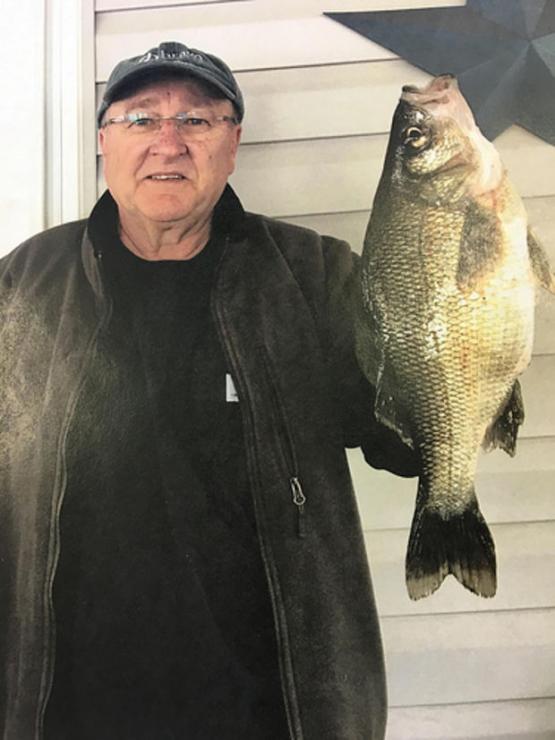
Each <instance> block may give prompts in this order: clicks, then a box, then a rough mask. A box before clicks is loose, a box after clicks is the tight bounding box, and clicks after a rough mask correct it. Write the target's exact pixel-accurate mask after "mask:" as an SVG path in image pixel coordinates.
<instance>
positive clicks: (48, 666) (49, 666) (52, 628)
mask: <svg viewBox="0 0 555 740" xmlns="http://www.w3.org/2000/svg"><path fill="white" fill-rule="evenodd" d="M95 258H96V259H97V264H98V269H99V272H100V274H101V273H102V269H101V266H102V252H95ZM103 299H104V300H105V302H106V303H105V310H104V312H103V314H102V316H101V317H100V319H99V321H98V323H97V326H96V328H95V330H94V332H93V335H92V337H91V339H90V342H89V345H88V347H87V350H86V354H85V358H84V361H83V366H82V368H81V372H80V374H79V379H78V382H77V386H76V390H75V393H74V395H73V398H72V399H71V400H70V402H69V403H68V405H67V409H66V418H65V419H64V423H63V426H62V430H61V434H60V438H59V442H58V451H57V463H56V464H57V469H58V471H59V472H58V473H57V475H56V480H57V481H58V479H59V486H58V489H59V490H58V495H57V501H56V508H55V513H54V523H53V545H52V551H51V554H50V558H51V561H50V563H49V564H48V569H47V575H46V584H47V594H46V608H47V619H48V625H47V630H46V631H47V634H48V637H49V640H48V645H47V647H46V651H45V653H46V655H45V661H44V666H43V675H42V680H41V695H40V696H39V706H38V715H37V738H42V735H43V726H44V715H45V712H46V707H47V705H48V700H49V699H50V693H51V691H52V684H53V680H54V661H55V655H56V620H55V614H54V603H53V599H52V589H53V585H54V578H55V575H56V568H57V565H58V558H59V554H60V512H61V507H62V505H63V499H64V494H65V488H66V484H67V469H66V442H67V436H68V433H69V428H70V426H71V422H72V420H73V416H74V413H75V409H76V408H77V404H78V402H79V398H80V396H81V391H82V389H83V383H84V379H85V374H86V371H87V368H88V367H89V364H90V359H91V357H92V354H93V352H94V349H95V347H96V344H97V340H98V335H99V334H100V332H101V331H102V329H103V328H104V327H105V326H106V324H107V323H108V321H109V319H110V316H111V313H112V304H111V301H110V299H109V298H108V297H107V296H106V295H104V296H103ZM51 526H52V525H51Z"/></svg>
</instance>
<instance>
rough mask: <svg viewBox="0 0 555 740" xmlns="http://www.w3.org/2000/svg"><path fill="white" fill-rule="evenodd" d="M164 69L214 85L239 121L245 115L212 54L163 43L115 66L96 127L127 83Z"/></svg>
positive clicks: (236, 92) (224, 67) (223, 66)
mask: <svg viewBox="0 0 555 740" xmlns="http://www.w3.org/2000/svg"><path fill="white" fill-rule="evenodd" d="M166 70H167V71H170V72H172V73H173V74H175V73H177V74H179V73H180V72H183V74H184V75H191V76H193V77H197V78H198V79H199V80H202V81H204V82H208V83H210V84H211V85H214V87H217V88H218V89H219V90H221V92H222V93H223V95H224V97H226V98H228V100H231V102H232V103H233V105H234V107H235V110H236V112H237V115H238V118H239V120H240V121H241V120H243V116H244V114H245V103H244V101H243V95H242V94H241V90H240V89H239V85H238V84H237V81H236V79H235V77H234V76H233V74H232V72H231V70H230V69H229V67H228V66H227V64H226V63H225V62H223V61H222V60H221V59H219V58H218V57H216V56H214V55H213V54H208V53H206V52H204V51H200V50H199V49H190V48H189V47H187V46H185V44H181V43H179V42H178V41H164V42H163V43H161V44H159V45H158V46H155V47H153V48H152V49H149V50H148V51H147V52H146V53H145V54H141V55H140V56H136V57H131V58H130V59H124V60H123V61H121V62H119V63H118V64H116V66H115V67H114V69H113V70H112V73H111V74H110V77H109V78H108V82H107V83H106V89H105V90H104V97H103V98H102V101H101V103H100V106H99V108H98V112H97V122H98V125H99V126H100V123H101V121H102V117H103V116H104V113H105V112H106V110H107V108H108V107H109V106H110V105H111V104H112V103H113V102H114V101H116V100H120V99H121V97H120V96H121V93H122V91H124V90H125V88H127V86H128V85H129V84H130V83H132V82H138V81H140V79H141V77H143V76H144V77H145V79H148V77H149V76H150V75H152V74H153V73H154V72H158V71H166Z"/></svg>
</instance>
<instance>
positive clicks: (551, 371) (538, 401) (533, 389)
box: [520, 355, 555, 437]
mask: <svg viewBox="0 0 555 740" xmlns="http://www.w3.org/2000/svg"><path fill="white" fill-rule="evenodd" d="M554 378H555V355H538V356H537V357H534V359H533V360H532V363H531V364H530V367H529V368H528V369H527V370H526V371H525V373H524V374H523V375H522V376H521V378H520V380H521V385H522V392H523V395H524V402H525V410H526V416H525V420H524V424H523V425H522V436H523V437H549V436H553V435H555V393H552V387H553V379H554Z"/></svg>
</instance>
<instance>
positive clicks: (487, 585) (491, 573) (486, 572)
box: [406, 499, 497, 600]
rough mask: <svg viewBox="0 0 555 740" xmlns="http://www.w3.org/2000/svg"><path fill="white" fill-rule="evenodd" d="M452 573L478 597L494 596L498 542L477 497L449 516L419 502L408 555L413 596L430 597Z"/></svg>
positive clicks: (407, 566)
mask: <svg viewBox="0 0 555 740" xmlns="http://www.w3.org/2000/svg"><path fill="white" fill-rule="evenodd" d="M449 573H452V574H453V575H454V576H455V578H456V579H457V580H458V581H459V582H460V583H462V585H463V586H464V587H465V588H467V589H469V591H472V592H473V593H475V594H477V595H478V596H485V597H490V596H495V591H496V588H497V578H496V564H495V545H494V543H493V539H492V536H491V533H490V531H489V529H488V525H487V524H486V522H485V520H484V517H483V516H482V513H481V511H480V509H479V508H478V502H477V501H476V499H474V501H473V502H472V503H471V504H470V505H469V506H468V508H467V509H465V510H464V511H463V512H462V513H461V514H457V515H454V516H452V517H451V518H449V519H444V518H443V517H442V516H440V515H439V514H438V513H437V512H436V511H430V509H428V508H427V507H426V505H425V504H424V505H423V506H418V504H417V508H416V511H415V513H414V519H413V521H412V527H411V532H410V538H409V545H408V549H407V558H406V580H407V590H408V592H409V596H410V598H411V599H414V600H416V599H421V598H422V597H424V596H429V595H430V594H432V593H433V592H434V591H436V589H438V588H439V587H440V586H441V584H442V583H443V579H444V578H445V576H447V575H449Z"/></svg>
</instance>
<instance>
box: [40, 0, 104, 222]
mask: <svg viewBox="0 0 555 740" xmlns="http://www.w3.org/2000/svg"><path fill="white" fill-rule="evenodd" d="M94 49H95V45H94V0H73V1H72V2H71V3H69V2H67V0H47V2H46V64H45V73H46V225H47V226H54V225H56V224H59V223H62V222H66V221H72V220H74V219H78V218H82V217H83V216H85V215H86V214H87V213H88V212H89V210H90V208H91V207H92V205H93V203H94V201H95V199H96V191H95V187H96V173H95V162H96V158H95V153H96V138H95V137H96V128H95V125H94V113H95V111H94V108H95V86H94V75H95V66H94V62H95V54H94Z"/></svg>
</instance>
